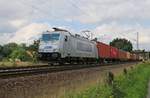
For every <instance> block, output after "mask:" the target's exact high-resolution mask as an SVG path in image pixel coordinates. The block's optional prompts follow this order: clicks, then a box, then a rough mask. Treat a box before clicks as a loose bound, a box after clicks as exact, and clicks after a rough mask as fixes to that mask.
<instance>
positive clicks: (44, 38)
mask: <svg viewBox="0 0 150 98" xmlns="http://www.w3.org/2000/svg"><path fill="white" fill-rule="evenodd" d="M59 36H60V34H59V33H53V34H43V35H42V41H57V40H59Z"/></svg>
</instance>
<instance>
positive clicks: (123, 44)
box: [110, 38, 133, 52]
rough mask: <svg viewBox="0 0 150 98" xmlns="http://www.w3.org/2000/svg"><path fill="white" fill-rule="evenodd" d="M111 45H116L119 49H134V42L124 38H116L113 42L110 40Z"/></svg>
mask: <svg viewBox="0 0 150 98" xmlns="http://www.w3.org/2000/svg"><path fill="white" fill-rule="evenodd" d="M110 45H111V46H113V47H116V48H118V49H121V50H124V51H129V52H131V51H132V49H133V46H132V43H131V42H130V41H129V40H127V39H124V38H123V39H122V38H116V39H114V40H113V41H112V42H110Z"/></svg>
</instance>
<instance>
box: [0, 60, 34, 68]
mask: <svg viewBox="0 0 150 98" xmlns="http://www.w3.org/2000/svg"><path fill="white" fill-rule="evenodd" d="M34 64H35V63H33V62H10V61H1V62H0V68H1V67H26V66H33V65H34Z"/></svg>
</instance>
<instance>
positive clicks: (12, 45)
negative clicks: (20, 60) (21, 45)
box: [2, 43, 18, 57]
mask: <svg viewBox="0 0 150 98" xmlns="http://www.w3.org/2000/svg"><path fill="white" fill-rule="evenodd" d="M16 48H18V45H17V44H16V43H8V44H6V45H4V46H3V49H2V54H3V56H4V57H9V55H10V54H11V53H12V51H13V50H15V49H16Z"/></svg>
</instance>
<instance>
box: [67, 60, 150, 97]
mask: <svg viewBox="0 0 150 98" xmlns="http://www.w3.org/2000/svg"><path fill="white" fill-rule="evenodd" d="M149 79H150V63H144V64H139V65H137V66H136V67H135V68H134V69H131V70H128V72H127V74H121V75H119V76H117V77H115V79H114V82H113V84H112V85H108V84H106V83H104V84H100V83H98V84H96V85H95V86H94V87H90V88H88V89H87V90H85V91H83V92H80V93H68V94H66V96H65V98H146V95H147V89H148V82H149Z"/></svg>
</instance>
